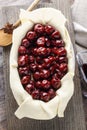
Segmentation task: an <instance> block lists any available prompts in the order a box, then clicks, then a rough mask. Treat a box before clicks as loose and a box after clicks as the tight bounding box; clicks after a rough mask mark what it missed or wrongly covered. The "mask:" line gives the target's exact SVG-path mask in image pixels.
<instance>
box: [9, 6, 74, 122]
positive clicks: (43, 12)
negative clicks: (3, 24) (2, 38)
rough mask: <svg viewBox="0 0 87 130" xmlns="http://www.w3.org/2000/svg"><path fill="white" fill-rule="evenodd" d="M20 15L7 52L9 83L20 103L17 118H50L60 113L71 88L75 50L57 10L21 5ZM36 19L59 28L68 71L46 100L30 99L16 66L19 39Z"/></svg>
mask: <svg viewBox="0 0 87 130" xmlns="http://www.w3.org/2000/svg"><path fill="white" fill-rule="evenodd" d="M20 19H21V22H22V25H21V26H20V27H18V28H17V29H15V30H14V32H13V45H12V48H11V53H10V87H11V89H12V92H13V95H14V97H15V99H16V101H17V103H18V105H19V107H18V109H17V110H16V112H15V115H16V116H17V117H18V118H19V119H21V118H23V117H28V118H33V119H37V120H49V119H52V118H54V117H55V116H56V115H58V117H63V116H64V111H65V108H66V106H67V104H68V102H69V100H70V99H71V97H72V95H73V92H74V83H73V76H74V69H75V59H74V51H73V47H72V43H71V40H70V37H69V34H68V31H67V29H66V27H65V22H66V18H65V17H64V15H63V14H62V13H61V12H60V11H59V10H56V9H53V8H40V9H36V10H34V11H32V12H27V11H25V10H23V9H21V12H20ZM35 23H42V24H49V25H52V26H54V27H55V28H56V29H57V30H59V31H60V33H61V36H62V38H63V40H64V42H65V48H66V50H67V57H68V68H69V71H68V73H67V74H66V75H65V76H64V77H63V78H62V80H61V83H62V86H61V88H60V89H58V90H57V91H56V93H57V95H56V97H55V98H53V99H52V100H50V101H49V102H47V103H45V102H43V101H40V100H34V99H32V97H31V96H30V95H29V94H28V93H27V92H26V91H25V90H24V88H23V86H22V84H21V82H20V77H19V74H18V70H17V67H18V63H17V58H18V48H19V46H20V44H21V40H22V38H23V37H24V36H25V34H26V32H27V31H28V30H30V29H31V28H32V27H33V25H34V24H35Z"/></svg>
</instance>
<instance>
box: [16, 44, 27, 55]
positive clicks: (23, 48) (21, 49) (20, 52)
mask: <svg viewBox="0 0 87 130" xmlns="http://www.w3.org/2000/svg"><path fill="white" fill-rule="evenodd" d="M26 52H27V50H26V48H25V47H24V46H20V47H19V48H18V53H19V54H21V55H22V54H26Z"/></svg>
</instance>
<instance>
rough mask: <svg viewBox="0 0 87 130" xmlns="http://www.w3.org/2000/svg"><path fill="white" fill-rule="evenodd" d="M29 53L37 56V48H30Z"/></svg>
mask: <svg viewBox="0 0 87 130" xmlns="http://www.w3.org/2000/svg"><path fill="white" fill-rule="evenodd" d="M31 51H32V54H33V55H34V56H37V48H32V50H31Z"/></svg>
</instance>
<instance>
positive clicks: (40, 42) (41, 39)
mask: <svg viewBox="0 0 87 130" xmlns="http://www.w3.org/2000/svg"><path fill="white" fill-rule="evenodd" d="M36 44H37V46H38V47H43V46H45V37H44V36H42V37H39V38H38V39H37V41H36Z"/></svg>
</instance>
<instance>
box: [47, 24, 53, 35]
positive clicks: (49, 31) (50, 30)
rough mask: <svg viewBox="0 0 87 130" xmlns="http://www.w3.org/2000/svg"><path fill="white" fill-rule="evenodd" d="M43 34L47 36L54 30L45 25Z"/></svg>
mask: <svg viewBox="0 0 87 130" xmlns="http://www.w3.org/2000/svg"><path fill="white" fill-rule="evenodd" d="M45 32H46V34H48V35H49V34H51V33H53V32H54V28H53V27H52V26H51V25H46V26H45Z"/></svg>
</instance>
